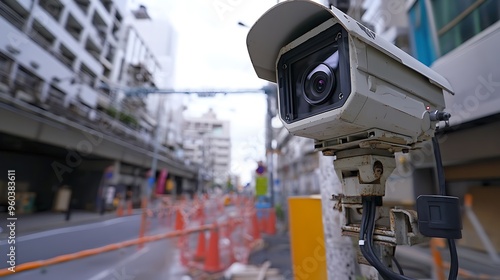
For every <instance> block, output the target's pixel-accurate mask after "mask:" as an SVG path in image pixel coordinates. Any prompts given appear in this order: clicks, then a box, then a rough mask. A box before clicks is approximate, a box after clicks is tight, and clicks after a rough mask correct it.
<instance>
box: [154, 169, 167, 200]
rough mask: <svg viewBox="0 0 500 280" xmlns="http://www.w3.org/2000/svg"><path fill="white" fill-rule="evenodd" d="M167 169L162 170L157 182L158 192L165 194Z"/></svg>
mask: <svg viewBox="0 0 500 280" xmlns="http://www.w3.org/2000/svg"><path fill="white" fill-rule="evenodd" d="M167 175H168V172H167V169H166V168H164V169H162V170H161V171H160V175H159V176H158V182H156V193H157V194H163V193H164V192H165V180H166V179H167Z"/></svg>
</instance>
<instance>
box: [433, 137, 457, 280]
mask: <svg viewBox="0 0 500 280" xmlns="http://www.w3.org/2000/svg"><path fill="white" fill-rule="evenodd" d="M432 147H433V149H434V158H435V160H436V174H437V179H438V184H439V185H438V187H439V194H440V195H443V196H446V180H445V178H444V168H443V161H442V159H441V151H440V149H439V142H438V140H437V138H436V136H434V137H432ZM447 240H448V249H449V250H450V272H449V274H448V280H455V279H457V277H458V266H459V265H458V255H457V247H456V246H455V240H454V239H451V238H448V239H447Z"/></svg>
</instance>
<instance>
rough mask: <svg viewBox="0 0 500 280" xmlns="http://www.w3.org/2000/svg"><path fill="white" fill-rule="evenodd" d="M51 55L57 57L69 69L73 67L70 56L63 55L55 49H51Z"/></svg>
mask: <svg viewBox="0 0 500 280" xmlns="http://www.w3.org/2000/svg"><path fill="white" fill-rule="evenodd" d="M51 53H52V55H53V56H54V57H55V58H57V59H58V60H59V61H61V62H62V63H63V64H64V65H66V66H68V68H69V69H73V62H74V61H73V60H71V59H70V58H68V57H66V56H64V55H63V54H62V53H61V52H58V51H56V50H52V51H51Z"/></svg>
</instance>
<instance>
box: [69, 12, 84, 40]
mask: <svg viewBox="0 0 500 280" xmlns="http://www.w3.org/2000/svg"><path fill="white" fill-rule="evenodd" d="M65 29H66V31H68V33H69V34H70V35H71V36H73V38H75V39H76V40H77V41H80V36H81V34H82V31H83V26H82V25H81V24H80V23H79V22H78V21H77V20H76V18H75V17H74V16H73V15H72V14H70V15H69V16H68V20H67V21H66V25H65Z"/></svg>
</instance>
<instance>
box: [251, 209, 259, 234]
mask: <svg viewBox="0 0 500 280" xmlns="http://www.w3.org/2000/svg"><path fill="white" fill-rule="evenodd" d="M252 238H253V240H257V239H260V230H259V219H258V218H257V211H254V213H253V215H252Z"/></svg>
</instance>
